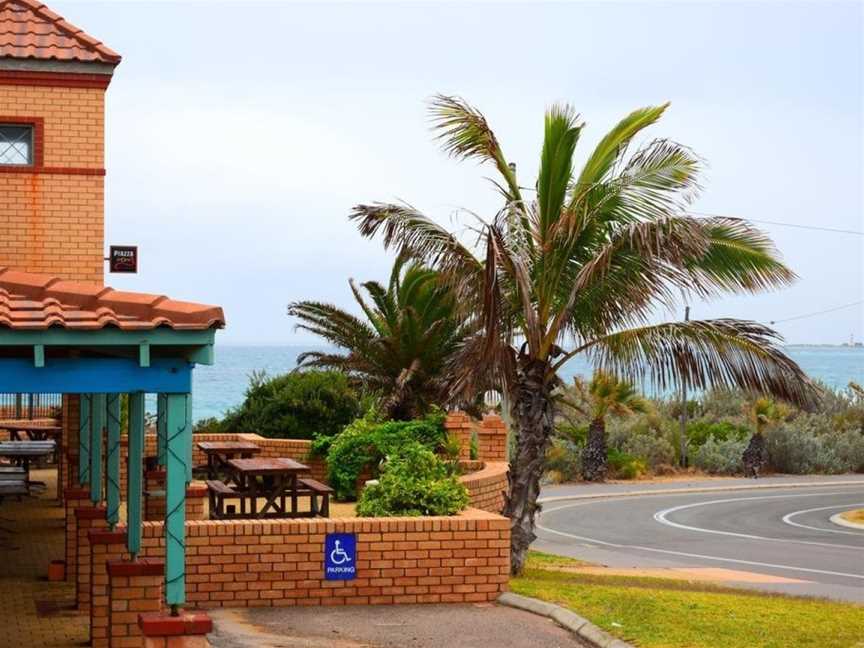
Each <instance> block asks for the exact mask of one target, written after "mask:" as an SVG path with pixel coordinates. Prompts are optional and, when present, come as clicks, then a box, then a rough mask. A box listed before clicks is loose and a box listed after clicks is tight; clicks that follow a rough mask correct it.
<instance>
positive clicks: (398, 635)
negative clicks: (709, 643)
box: [208, 604, 588, 648]
mask: <svg viewBox="0 0 864 648" xmlns="http://www.w3.org/2000/svg"><path fill="white" fill-rule="evenodd" d="M210 615H211V616H212V617H213V622H214V626H215V632H214V633H212V634H210V635H208V639H209V640H210V643H211V644H212V645H213V646H214V648H251V647H253V646H254V647H255V648H288V647H289V646H290V647H291V648H444V647H446V648H488V647H489V646H495V648H525V647H526V646H543V648H588V645H587V644H584V643H582V642H580V641H579V640H577V639H576V637H574V636H573V634H572V633H570V632H569V631H567V630H565V629H564V628H562V627H560V626H559V625H558V624H557V623H555V622H554V621H552V620H551V619H547V618H545V617H542V616H538V615H536V614H532V613H530V612H524V611H522V610H516V609H513V608H510V607H505V606H501V605H492V604H484V605H391V606H373V607H369V606H359V605H357V606H347V607H315V608H308V607H297V608H250V609H244V610H238V609H232V610H212V611H210Z"/></svg>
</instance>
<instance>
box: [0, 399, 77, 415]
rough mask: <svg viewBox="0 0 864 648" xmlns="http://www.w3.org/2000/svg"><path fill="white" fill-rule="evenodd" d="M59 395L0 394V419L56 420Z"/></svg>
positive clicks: (60, 402)
mask: <svg viewBox="0 0 864 648" xmlns="http://www.w3.org/2000/svg"><path fill="white" fill-rule="evenodd" d="M62 403H63V397H62V395H61V394H0V419H38V418H56V417H57V416H59V415H60V410H61V407H62Z"/></svg>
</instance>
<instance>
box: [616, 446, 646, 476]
mask: <svg viewBox="0 0 864 648" xmlns="http://www.w3.org/2000/svg"><path fill="white" fill-rule="evenodd" d="M647 471H648V465H647V464H646V463H645V460H644V459H640V458H639V457H634V456H633V455H630V454H627V453H626V452H621V451H620V450H616V449H615V448H609V472H610V473H611V476H612V478H613V479H637V478H639V477H641V476H642V475H644V474H645V473H646V472H647Z"/></svg>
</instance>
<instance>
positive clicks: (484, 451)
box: [477, 414, 507, 461]
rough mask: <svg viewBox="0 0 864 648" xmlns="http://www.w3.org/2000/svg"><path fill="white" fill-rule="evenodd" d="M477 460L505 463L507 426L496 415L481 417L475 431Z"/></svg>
mask: <svg viewBox="0 0 864 648" xmlns="http://www.w3.org/2000/svg"><path fill="white" fill-rule="evenodd" d="M477 441H478V443H477V445H478V450H479V454H478V456H477V458H478V459H481V460H482V461H507V424H506V423H504V420H503V419H502V418H501V417H500V416H498V415H497V414H487V415H486V416H484V417H483V422H482V423H481V424H480V429H478V430H477Z"/></svg>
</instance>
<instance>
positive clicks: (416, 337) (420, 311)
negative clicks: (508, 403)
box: [288, 256, 466, 420]
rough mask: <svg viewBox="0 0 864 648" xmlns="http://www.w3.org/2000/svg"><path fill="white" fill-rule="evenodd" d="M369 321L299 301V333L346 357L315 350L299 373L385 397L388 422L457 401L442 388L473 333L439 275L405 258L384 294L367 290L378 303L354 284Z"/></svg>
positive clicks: (302, 359)
mask: <svg viewBox="0 0 864 648" xmlns="http://www.w3.org/2000/svg"><path fill="white" fill-rule="evenodd" d="M349 284H350V286H351V291H352V293H353V294H354V298H355V299H356V300H357V303H358V304H359V305H360V308H361V309H362V310H363V313H364V314H365V315H366V321H363V320H362V319H360V318H358V317H355V316H354V315H351V314H350V313H347V312H345V311H343V310H341V309H339V308H337V307H336V306H333V305H331V304H322V303H319V302H313V301H301V302H294V303H292V304H290V305H289V306H288V314H289V315H292V316H294V317H297V318H298V319H299V320H300V323H299V324H298V325H297V327H298V328H301V329H304V330H307V331H310V332H312V333H314V334H315V335H318V336H320V337H322V338H323V339H324V340H326V341H327V342H328V343H330V344H332V345H334V346H336V347H339V348H340V349H343V350H344V351H345V353H330V352H319V351H309V352H306V353H303V354H301V355H300V356H299V357H298V359H297V363H298V365H299V367H320V368H328V369H338V370H341V371H344V372H346V373H348V374H349V375H350V376H351V377H352V378H354V379H355V380H356V381H357V382H358V383H359V384H360V385H361V386H362V387H364V388H365V389H367V390H369V391H371V392H374V393H377V394H380V395H381V397H382V410H383V412H382V413H383V414H385V415H386V416H387V417H388V418H391V419H398V420H407V419H411V418H415V417H417V416H422V415H423V414H425V413H426V412H427V411H428V410H429V408H430V407H431V406H432V405H435V404H446V403H449V402H452V400H451V398H450V393H449V391H448V389H447V386H446V384H445V383H444V382H443V381H442V375H443V373H444V363H445V360H446V359H447V358H448V357H449V356H450V355H451V354H452V353H453V352H454V351H455V349H456V348H457V347H458V345H459V343H460V342H461V341H462V339H463V338H464V336H465V334H466V327H465V324H464V323H463V320H462V319H461V318H460V317H457V315H456V309H455V303H454V298H453V295H452V293H451V292H450V291H449V289H448V288H447V287H446V286H445V285H443V284H442V283H441V281H440V276H439V273H438V272H436V271H434V270H430V269H428V268H424V267H422V266H421V265H418V264H416V263H412V264H410V265H409V264H407V258H406V257H405V256H400V257H399V258H397V259H396V262H395V263H394V265H393V270H392V272H391V275H390V282H389V283H388V285H387V287H386V288H385V287H384V286H382V285H381V284H379V283H377V282H375V281H369V282H366V283H363V284H361V287H362V288H363V289H364V290H365V291H366V293H367V294H368V296H369V299H370V300H371V304H370V303H367V301H366V299H364V297H363V295H362V294H361V291H360V289H359V288H358V287H357V286H356V285H355V284H354V281H353V280H350V281H349Z"/></svg>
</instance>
